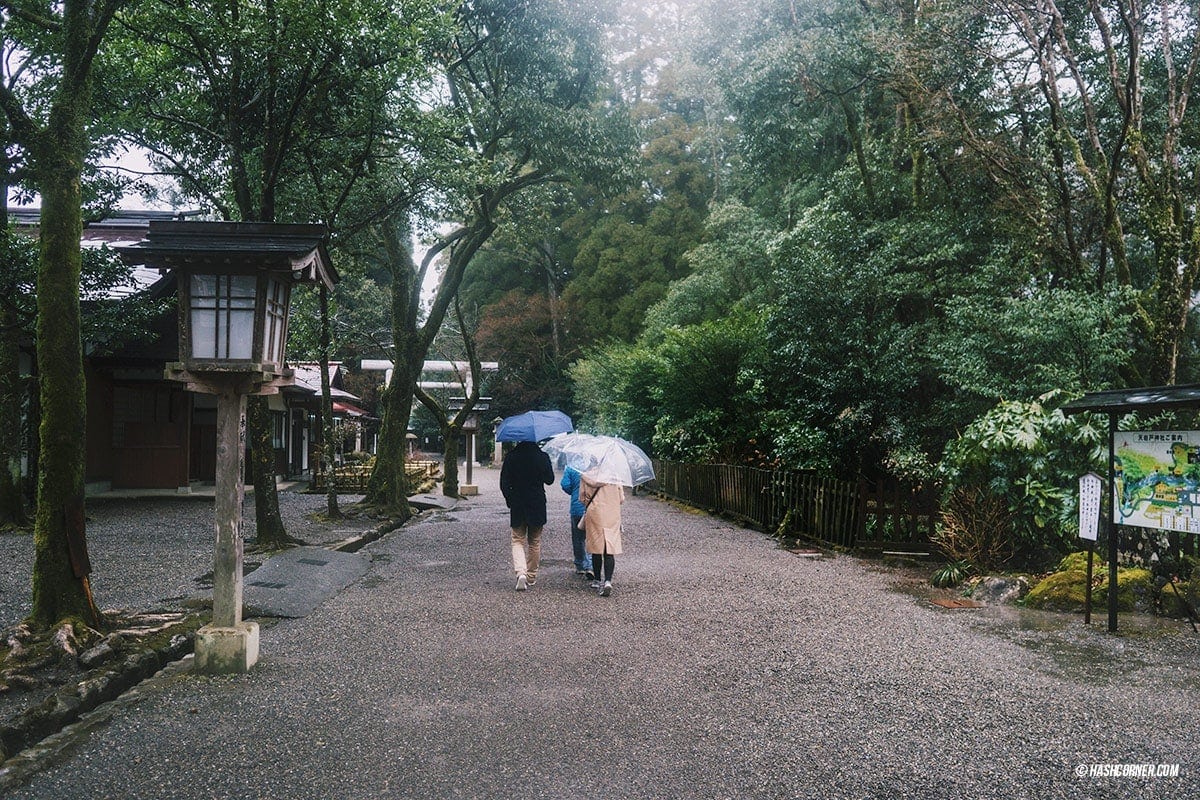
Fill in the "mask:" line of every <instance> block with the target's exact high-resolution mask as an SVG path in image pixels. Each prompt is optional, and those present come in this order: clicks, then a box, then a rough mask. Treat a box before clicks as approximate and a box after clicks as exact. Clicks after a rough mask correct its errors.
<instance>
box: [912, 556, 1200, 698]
mask: <svg viewBox="0 0 1200 800" xmlns="http://www.w3.org/2000/svg"><path fill="white" fill-rule="evenodd" d="M894 578H895V579H894V580H893V582H892V584H891V589H892V591H895V592H898V593H900V594H904V595H908V596H910V597H912V598H913V599H914V600H915V601H916V602H918V603H919V604H921V605H922V606H924V607H926V608H928V609H930V610H931V611H932V612H933V613H940V614H948V615H952V616H954V617H959V618H962V617H966V618H967V619H966V620H965V622H966V623H967V624H968V625H970V626H971V627H972V628H973V629H975V630H977V631H980V632H982V633H985V634H988V635H991V636H995V637H997V638H1000V639H1003V640H1005V641H1008V642H1011V643H1013V644H1016V645H1019V646H1021V647H1023V648H1025V649H1027V650H1029V651H1030V652H1032V653H1037V654H1039V655H1041V656H1045V657H1046V658H1047V659H1048V661H1046V662H1044V663H1043V668H1044V669H1046V671H1048V672H1052V673H1054V674H1056V675H1062V674H1072V675H1076V676H1078V677H1080V678H1083V679H1085V680H1088V681H1091V682H1095V683H1100V684H1104V683H1109V682H1112V681H1115V680H1118V679H1127V678H1128V677H1129V676H1130V675H1132V674H1134V673H1137V672H1140V671H1143V670H1153V671H1154V672H1155V673H1157V674H1158V676H1159V677H1158V678H1157V679H1159V680H1164V681H1166V682H1168V683H1170V684H1172V685H1175V686H1178V687H1179V688H1184V689H1186V688H1190V687H1193V686H1194V685H1195V681H1196V680H1197V679H1198V678H1200V666H1198V665H1200V660H1198V659H1197V654H1198V653H1200V635H1197V634H1195V633H1193V632H1192V629H1191V626H1189V625H1188V623H1187V621H1186V620H1175V619H1168V618H1165V617H1156V616H1152V615H1148V614H1135V613H1132V612H1127V613H1122V614H1120V615H1119V617H1118V620H1117V632H1116V633H1115V634H1110V633H1108V611H1107V609H1106V608H1093V609H1092V622H1091V624H1090V625H1085V624H1084V622H1083V614H1082V613H1080V614H1068V613H1057V612H1052V611H1040V610H1037V609H1032V608H1024V607H1022V606H1017V605H995V606H984V607H981V608H960V609H942V608H939V607H937V606H935V605H933V603H932V602H931V601H932V600H933V599H934V598H943V597H944V598H952V597H959V596H961V595H959V593H958V592H957V590H947V589H937V588H934V587H933V586H930V585H929V581H928V578H927V577H926V576H924V575H921V576H920V577H918V576H917V573H916V572H913V573H911V574H910V573H908V572H903V573H901V574H898V575H895V576H894Z"/></svg>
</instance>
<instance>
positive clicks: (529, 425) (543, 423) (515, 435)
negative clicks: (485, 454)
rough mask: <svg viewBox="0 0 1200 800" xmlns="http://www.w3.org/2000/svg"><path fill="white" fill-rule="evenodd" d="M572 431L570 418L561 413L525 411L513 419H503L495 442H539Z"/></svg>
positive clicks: (573, 428)
mask: <svg viewBox="0 0 1200 800" xmlns="http://www.w3.org/2000/svg"><path fill="white" fill-rule="evenodd" d="M573 430H575V426H574V425H572V424H571V418H570V417H568V416H567V415H566V414H564V413H562V412H561V411H526V412H525V413H524V414H517V415H516V416H515V417H505V418H504V420H503V421H502V422H501V423H500V427H499V428H497V429H496V441H499V442H540V441H541V440H542V439H549V438H550V437H551V436H553V435H554V434H556V433H570V432H571V431H573Z"/></svg>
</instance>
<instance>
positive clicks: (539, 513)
mask: <svg viewBox="0 0 1200 800" xmlns="http://www.w3.org/2000/svg"><path fill="white" fill-rule="evenodd" d="M551 483H554V468H553V467H551V466H550V456H548V455H546V454H545V453H544V452H542V450H541V448H539V447H538V446H537V445H536V444H534V443H533V442H517V446H516V447H514V448H513V449H512V452H511V453H509V454H508V455H507V456H505V457H504V466H502V467H500V492H501V493H502V494H503V495H504V502H506V503H507V504H508V510H509V518H510V522H511V524H512V527H514V528H521V527H525V526H529V527H531V528H540V527H542V526H543V525H545V524H546V489H545V486H547V485H549V484H551Z"/></svg>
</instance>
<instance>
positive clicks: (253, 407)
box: [246, 395, 292, 548]
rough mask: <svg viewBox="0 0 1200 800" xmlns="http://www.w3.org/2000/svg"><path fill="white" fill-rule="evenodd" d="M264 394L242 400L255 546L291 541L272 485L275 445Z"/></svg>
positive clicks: (273, 545) (276, 544)
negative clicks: (251, 478)
mask: <svg viewBox="0 0 1200 800" xmlns="http://www.w3.org/2000/svg"><path fill="white" fill-rule="evenodd" d="M268 402H269V401H268V400H267V397H266V396H265V395H255V396H253V397H250V398H249V401H248V402H247V403H246V437H247V438H248V439H249V441H250V474H251V476H252V477H253V480H254V524H255V526H256V529H257V533H256V542H257V544H258V546H259V547H267V548H279V547H287V546H288V545H290V544H292V540H291V539H290V538H289V537H288V533H287V529H286V528H284V526H283V517H282V516H281V515H280V513H279V489H278V487H276V485H275V447H274V444H273V443H272V441H271V432H272V431H271V410H270V407H269V405H268Z"/></svg>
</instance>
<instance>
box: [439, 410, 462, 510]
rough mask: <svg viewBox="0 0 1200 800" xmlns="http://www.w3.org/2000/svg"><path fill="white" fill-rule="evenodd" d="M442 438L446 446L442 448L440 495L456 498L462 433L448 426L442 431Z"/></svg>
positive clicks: (454, 427)
mask: <svg viewBox="0 0 1200 800" xmlns="http://www.w3.org/2000/svg"><path fill="white" fill-rule="evenodd" d="M442 437H443V438H444V439H445V444H446V446H445V447H444V448H442V453H443V457H442V494H443V495H444V496H446V497H458V450H459V447H458V445H459V443H460V442H461V441H462V431H460V430H459V429H458V427H457V426H454V425H450V426H447V427H446V429H445V430H443V431H442Z"/></svg>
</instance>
